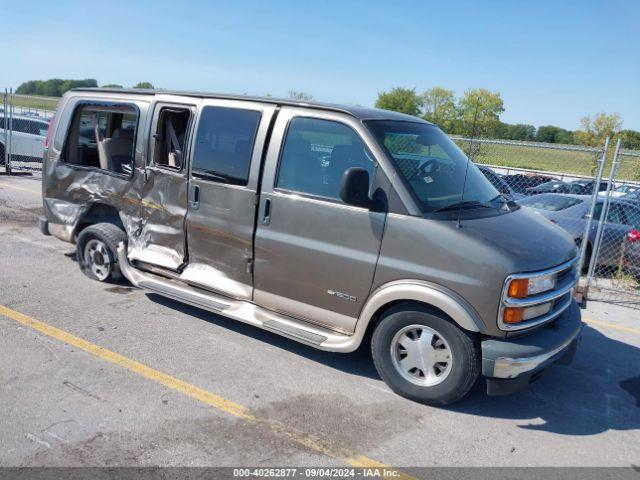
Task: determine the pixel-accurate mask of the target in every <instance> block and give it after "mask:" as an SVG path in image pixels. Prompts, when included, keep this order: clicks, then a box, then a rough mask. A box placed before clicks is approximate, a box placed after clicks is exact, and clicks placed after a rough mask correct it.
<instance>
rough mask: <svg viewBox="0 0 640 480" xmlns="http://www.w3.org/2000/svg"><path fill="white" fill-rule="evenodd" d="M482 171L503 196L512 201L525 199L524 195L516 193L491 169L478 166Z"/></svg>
mask: <svg viewBox="0 0 640 480" xmlns="http://www.w3.org/2000/svg"><path fill="white" fill-rule="evenodd" d="M478 168H479V169H480V171H481V172H482V173H483V174H484V176H485V177H487V180H489V181H490V182H491V185H493V186H494V187H495V189H496V190H498V191H499V192H500V193H502V194H503V195H507V196H508V197H509V198H511V199H512V200H519V199H521V198H524V195H523V194H522V193H518V192H516V191H515V190H514V189H513V188H511V186H510V185H509V184H508V183H507V182H506V181H505V180H504V179H503V178H502V176H500V175H498V174H497V173H496V172H494V171H493V170H492V169H491V168H489V167H486V166H484V165H478Z"/></svg>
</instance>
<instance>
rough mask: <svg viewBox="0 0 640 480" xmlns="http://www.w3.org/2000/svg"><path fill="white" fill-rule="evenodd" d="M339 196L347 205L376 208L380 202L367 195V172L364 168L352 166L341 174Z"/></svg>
mask: <svg viewBox="0 0 640 480" xmlns="http://www.w3.org/2000/svg"><path fill="white" fill-rule="evenodd" d="M340 198H341V199H342V201H343V202H344V203H346V204H347V205H353V206H355V207H362V208H367V209H369V210H378V209H379V208H380V202H378V201H377V200H374V199H372V198H371V197H370V196H369V172H368V171H366V170H365V169H364V168H359V167H352V168H349V169H347V170H345V172H344V173H343V174H342V184H341V185H340Z"/></svg>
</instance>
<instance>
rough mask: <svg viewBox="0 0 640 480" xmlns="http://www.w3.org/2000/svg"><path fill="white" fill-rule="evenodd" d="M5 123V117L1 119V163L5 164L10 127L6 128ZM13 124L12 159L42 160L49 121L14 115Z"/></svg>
mask: <svg viewBox="0 0 640 480" xmlns="http://www.w3.org/2000/svg"><path fill="white" fill-rule="evenodd" d="M4 122H5V119H4V117H0V161H1V162H4V151H5V148H6V147H5V145H6V143H7V137H8V126H7V128H5V124H4ZM12 122H13V123H12V126H11V130H12V135H11V159H12V160H17V161H27V162H29V161H31V162H32V161H34V160H38V161H40V160H42V154H43V153H44V141H45V138H46V137H47V130H48V128H49V120H46V119H44V118H37V117H32V116H29V115H14V117H13V120H12Z"/></svg>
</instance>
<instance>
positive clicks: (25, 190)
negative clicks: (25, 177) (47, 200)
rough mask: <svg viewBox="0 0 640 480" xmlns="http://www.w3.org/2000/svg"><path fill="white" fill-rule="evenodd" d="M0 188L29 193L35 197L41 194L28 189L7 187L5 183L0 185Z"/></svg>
mask: <svg viewBox="0 0 640 480" xmlns="http://www.w3.org/2000/svg"><path fill="white" fill-rule="evenodd" d="M0 187H3V188H12V189H13V190H20V191H21V192H29V193H33V194H35V195H42V192H39V191H36V190H30V189H28V188H22V187H16V186H15V185H8V184H6V183H0Z"/></svg>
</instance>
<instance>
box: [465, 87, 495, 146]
mask: <svg viewBox="0 0 640 480" xmlns="http://www.w3.org/2000/svg"><path fill="white" fill-rule="evenodd" d="M502 112H504V103H503V101H502V97H500V93H498V92H490V91H489V90H487V89H486V88H475V89H469V90H466V91H465V92H464V95H463V96H462V98H461V99H460V101H459V102H458V127H457V130H458V133H460V134H462V135H465V136H468V137H472V138H477V137H484V136H491V135H492V134H494V133H495V131H496V130H497V128H498V126H499V124H500V114H501V113H502Z"/></svg>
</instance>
